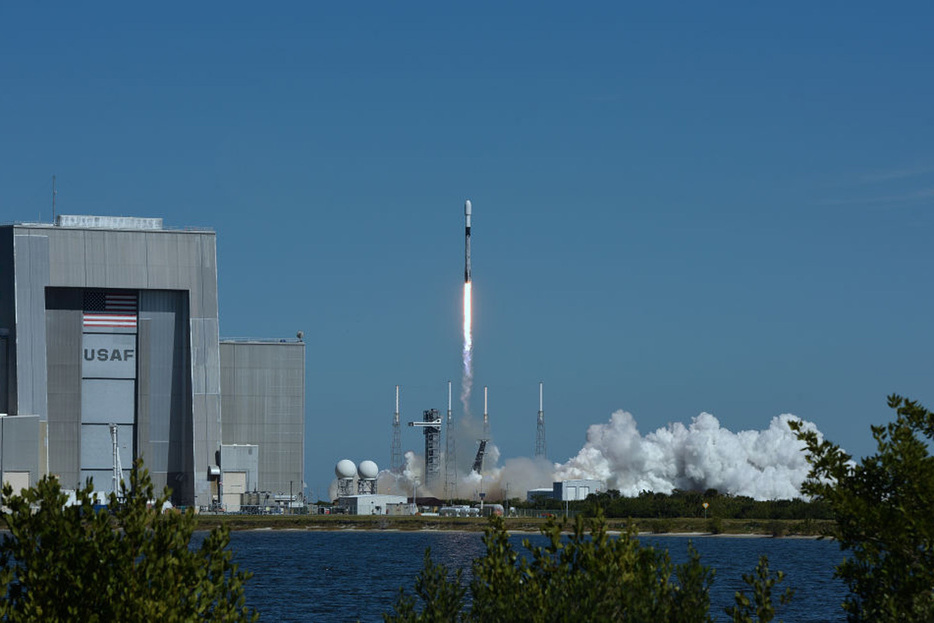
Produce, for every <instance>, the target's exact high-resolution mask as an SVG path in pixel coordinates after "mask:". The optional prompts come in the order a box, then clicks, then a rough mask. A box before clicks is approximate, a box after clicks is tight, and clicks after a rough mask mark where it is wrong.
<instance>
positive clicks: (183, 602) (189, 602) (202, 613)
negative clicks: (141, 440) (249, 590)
mask: <svg viewBox="0 0 934 623" xmlns="http://www.w3.org/2000/svg"><path fill="white" fill-rule="evenodd" d="M121 489H122V491H121V496H120V498H118V497H117V495H116V494H111V496H110V505H109V508H108V509H107V510H95V509H94V504H93V501H92V497H91V495H92V490H93V489H92V486H91V484H90V483H88V485H87V486H86V487H85V488H84V489H81V490H79V491H78V492H77V500H78V503H77V504H76V505H73V506H65V504H66V500H67V498H66V495H65V494H64V493H63V492H62V490H61V487H60V485H59V484H58V482H57V481H56V480H55V479H54V478H50V477H46V478H43V479H42V480H40V481H39V483H38V484H37V485H36V486H35V487H33V488H30V489H27V490H25V491H24V492H23V493H22V495H19V494H18V495H13V491H12V489H11V488H10V487H9V485H7V486H5V487H4V488H3V503H4V507H5V509H4V511H3V513H2V515H0V517H2V522H3V524H4V525H5V527H6V528H7V529H8V530H9V532H8V533H7V534H5V535H4V536H3V540H2V542H0V565H2V569H0V580H2V583H3V586H4V599H3V600H2V602H0V620H3V621H45V622H57V621H63V622H64V621H88V622H93V621H193V620H210V621H255V620H256V619H257V618H258V615H257V614H256V613H255V612H254V611H252V610H251V609H249V608H247V607H246V605H245V597H244V583H245V582H246V580H248V579H249V578H250V575H251V574H249V573H248V572H246V571H241V570H239V569H238V566H237V565H236V564H234V563H233V562H232V556H233V554H232V552H231V551H230V550H229V549H228V547H227V546H228V544H229V542H230V534H229V531H228V530H227V529H226V528H217V529H215V530H213V531H211V533H210V534H209V535H208V536H207V537H206V538H205V539H204V541H203V543H202V544H201V547H200V548H198V549H192V548H191V547H190V543H191V537H192V533H193V532H194V515H193V514H192V511H191V510H189V511H188V512H185V513H178V512H166V513H162V512H160V509H162V507H163V504H164V503H165V502H166V500H167V499H168V491H167V490H166V491H165V492H164V493H163V494H162V495H161V496H160V497H158V498H155V499H154V497H153V486H152V481H151V479H150V478H149V473H148V471H147V470H145V469H144V468H143V467H142V464H141V463H140V462H137V463H136V464H134V466H133V469H132V471H131V474H130V486H129V487H126V486H123V487H121Z"/></svg>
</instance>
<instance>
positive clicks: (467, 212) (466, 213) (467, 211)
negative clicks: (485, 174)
mask: <svg viewBox="0 0 934 623" xmlns="http://www.w3.org/2000/svg"><path fill="white" fill-rule="evenodd" d="M464 216H470V199H468V200H467V201H465V202H464Z"/></svg>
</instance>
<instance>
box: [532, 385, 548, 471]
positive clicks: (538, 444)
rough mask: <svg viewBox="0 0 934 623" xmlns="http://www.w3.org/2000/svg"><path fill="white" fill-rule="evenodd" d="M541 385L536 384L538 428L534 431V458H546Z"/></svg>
mask: <svg viewBox="0 0 934 623" xmlns="http://www.w3.org/2000/svg"><path fill="white" fill-rule="evenodd" d="M542 385H543V383H539V384H538V429H537V431H536V433H535V458H539V457H541V458H543V459H547V458H548V456H547V455H546V452H545V411H544V409H543V407H542Z"/></svg>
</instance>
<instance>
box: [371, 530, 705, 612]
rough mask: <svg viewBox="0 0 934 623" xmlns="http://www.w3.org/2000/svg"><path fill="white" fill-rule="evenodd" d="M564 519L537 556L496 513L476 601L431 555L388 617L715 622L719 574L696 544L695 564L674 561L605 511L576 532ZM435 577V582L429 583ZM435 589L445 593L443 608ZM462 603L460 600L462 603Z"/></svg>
mask: <svg viewBox="0 0 934 623" xmlns="http://www.w3.org/2000/svg"><path fill="white" fill-rule="evenodd" d="M563 527H564V524H563V523H557V522H555V521H553V520H552V521H549V522H548V524H547V526H546V527H545V528H543V530H542V531H543V533H544V535H545V536H546V537H548V544H547V545H546V546H544V547H532V546H531V545H530V544H529V542H528V540H525V541H524V542H523V546H524V547H525V548H526V549H527V550H529V552H530V554H531V560H529V559H527V558H525V557H524V556H519V553H518V552H516V551H515V549H514V548H513V547H512V545H511V544H510V543H509V535H508V533H507V532H506V529H505V524H504V522H503V520H502V518H497V517H493V518H491V520H490V526H489V527H488V528H487V529H486V532H485V535H484V544H485V545H486V555H484V556H482V557H480V558H478V559H477V560H476V561H474V565H473V580H472V581H471V582H470V595H471V598H472V600H471V605H470V607H469V608H467V607H466V606H465V605H464V604H463V599H462V598H463V596H464V593H460V594H459V595H458V594H457V593H456V592H455V589H454V588H453V587H452V585H453V584H458V583H459V577H458V576H451V575H450V574H449V573H447V571H446V570H444V569H443V567H441V566H438V565H434V564H432V563H431V560H430V559H429V558H428V557H427V555H426V561H425V569H424V570H423V571H422V573H421V574H420V575H419V578H418V579H417V580H416V594H417V595H418V596H419V597H420V598H421V599H422V600H423V602H424V604H423V609H422V610H421V612H419V611H417V609H416V602H415V599H414V598H413V597H407V596H406V595H405V593H404V591H403V592H401V594H400V599H399V601H398V602H397V604H396V606H395V611H394V613H392V614H385V615H384V616H383V618H384V620H385V621H387V622H414V621H442V620H443V621H457V620H460V621H485V622H486V621H494V622H495V621H516V622H522V621H529V622H533V621H534V622H544V621H549V622H562V621H569V622H570V621H574V622H579V621H683V622H691V621H699V622H700V621H704V622H706V621H710V620H711V619H710V618H709V617H708V614H707V613H708V610H709V606H710V601H709V592H708V589H709V585H710V582H711V581H712V579H713V572H712V571H711V570H709V569H708V568H706V567H704V566H703V565H701V564H700V560H699V556H698V554H697V552H696V551H695V550H694V549H693V548H690V551H689V553H690V557H689V560H688V562H685V563H683V564H680V565H674V564H673V563H672V562H671V559H670V558H669V556H668V552H662V551H657V550H654V549H652V548H649V547H641V546H640V545H639V543H638V541H637V540H636V539H635V537H634V535H633V532H632V530H631V529H630V530H627V531H625V532H624V533H623V534H621V535H620V536H619V538H613V537H610V536H609V535H608V534H607V531H606V524H605V522H604V520H603V518H602V517H598V518H596V519H594V520H591V521H590V534H589V535H588V534H587V530H586V529H585V523H584V521H583V519H581V518H578V519H577V521H576V522H575V524H574V526H573V529H572V531H571V533H570V535H569V536H568V537H567V538H563V537H562V528H563ZM426 581H427V582H426ZM426 584H431V585H434V588H433V589H431V590H428V589H427V588H426ZM430 595H443V596H445V599H444V600H443V603H444V604H445V606H444V607H443V608H440V607H438V604H437V603H434V602H433V601H432V600H431V599H428V597H429V596H430ZM458 598H459V601H460V605H458V606H455V605H454V604H455V602H456V601H457V600H458Z"/></svg>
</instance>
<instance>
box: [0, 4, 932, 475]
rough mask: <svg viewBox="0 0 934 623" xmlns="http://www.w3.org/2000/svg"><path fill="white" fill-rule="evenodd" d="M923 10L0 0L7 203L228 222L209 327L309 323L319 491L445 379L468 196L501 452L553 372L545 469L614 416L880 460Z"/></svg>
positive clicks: (30, 208) (381, 450)
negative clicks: (776, 430)
mask: <svg viewBox="0 0 934 623" xmlns="http://www.w3.org/2000/svg"><path fill="white" fill-rule="evenodd" d="M932 13H934V8H932V7H931V5H929V4H928V3H899V4H897V5H882V4H880V3H856V2H847V3H842V2H841V3H782V4H780V5H778V4H776V5H770V6H767V7H762V6H754V5H750V4H748V3H722V4H718V5H717V6H708V5H701V4H698V3H684V4H680V3H673V4H668V5H664V6H655V5H652V6H624V5H623V4H622V3H594V4H592V5H591V6H590V7H588V8H586V9H581V8H571V6H570V5H568V4H566V3H536V4H532V3H529V4H527V5H518V6H512V7H503V6H500V5H499V4H496V3H481V4H477V3H471V4H470V5H469V6H468V5H464V6H461V7H450V6H443V5H439V4H437V3H410V4H405V5H387V4H385V3H353V4H352V5H348V6H344V7H331V6H324V5H323V4H322V5H320V6H318V5H311V4H310V3H309V4H306V3H282V4H278V5H269V6H265V7H263V8H262V9H260V7H259V5H256V4H254V3H224V4H215V5H210V6H209V5H204V6H200V5H196V6H191V5H183V4H175V5H173V4H171V3H170V4H167V5H166V4H161V5H158V7H156V6H155V5H154V6H152V7H140V6H127V5H125V4H117V3H114V4H109V5H105V4H95V5H94V7H93V8H88V7H75V6H73V5H71V4H64V3H61V4H56V3H42V4H36V3H4V4H3V5H2V6H0V84H2V88H0V220H2V221H3V222H12V221H34V220H36V219H41V220H44V221H48V220H50V218H51V207H50V186H51V176H52V175H53V174H55V175H56V176H57V183H58V190H59V194H58V210H59V212H61V213H66V214H107V215H131V216H160V217H163V218H164V220H165V222H166V224H167V225H169V226H175V227H185V226H196V227H211V228H213V229H215V230H216V231H217V235H218V265H219V275H218V280H219V288H220V294H219V298H220V307H221V334H222V336H257V337H291V336H294V335H295V332H296V330H298V329H302V330H304V331H305V335H306V341H307V342H308V350H307V371H308V376H307V430H308V433H307V444H306V446H307V461H306V464H307V469H306V471H307V482H308V486H309V488H311V489H314V490H315V493H316V494H317V493H318V492H319V491H322V490H323V488H324V486H326V485H327V483H328V482H329V481H330V479H331V476H332V474H333V471H332V470H333V466H334V464H335V463H336V461H337V460H338V459H341V458H345V457H346V458H351V459H353V460H355V461H360V460H362V459H365V458H371V459H374V460H376V461H377V462H378V463H379V464H380V466H388V462H389V448H390V422H391V417H392V407H393V387H394V385H396V384H400V385H402V386H403V397H402V406H403V419H405V420H408V419H415V418H416V417H418V415H419V414H420V413H421V410H422V409H426V408H430V407H437V408H440V409H444V408H445V406H446V405H445V402H446V382H447V381H448V380H449V379H451V380H454V381H459V378H460V349H461V333H460V323H461V317H460V304H461V301H460V296H461V286H462V281H461V280H462V274H463V237H462V231H463V202H464V200H465V199H467V198H469V199H471V201H472V202H473V206H474V215H473V277H474V348H475V351H474V352H475V354H474V361H475V391H474V402H473V405H472V409H473V411H474V412H475V413H476V412H479V411H480V410H482V387H483V386H484V385H489V387H490V413H491V421H492V428H493V433H494V436H495V439H496V442H497V444H498V445H499V447H500V448H501V450H502V454H503V456H504V457H516V456H529V455H531V454H532V451H533V448H534V442H535V417H536V411H537V407H538V405H537V391H538V387H537V384H538V382H539V381H540V380H542V381H544V382H545V401H546V404H545V411H546V421H547V427H548V447H549V458H551V459H552V460H554V461H562V462H563V461H565V460H567V459H568V458H569V457H570V456H572V455H574V454H576V453H577V451H578V450H579V449H580V447H581V446H582V444H583V443H584V440H585V434H586V430H587V426H588V425H590V424H595V423H602V422H605V421H606V420H607V419H608V418H609V416H610V414H611V412H612V411H614V410H616V409H626V410H628V411H630V412H632V413H633V414H634V415H635V417H636V420H637V421H638V423H639V427H640V430H641V431H642V432H643V433H647V432H649V431H652V430H654V429H655V428H658V427H660V426H664V425H665V424H666V423H668V422H675V421H680V422H689V421H690V419H691V418H692V417H693V416H696V415H697V414H699V413H700V412H702V411H708V412H710V413H713V414H714V415H715V416H717V417H718V418H719V419H720V421H721V424H722V425H723V426H725V427H727V428H729V429H731V430H734V431H735V430H741V429H763V428H766V427H767V426H768V422H769V420H770V419H771V418H772V417H773V416H775V415H778V414H780V413H786V412H790V413H794V414H796V415H798V416H800V417H803V418H805V419H808V420H811V421H813V422H815V423H816V424H817V425H818V427H819V428H820V429H821V430H822V431H823V432H824V433H825V434H826V435H827V436H828V437H830V438H831V439H833V440H834V441H837V442H839V443H841V444H842V445H843V446H844V447H846V448H847V449H848V450H850V451H851V452H853V453H855V454H857V455H860V454H866V453H868V452H870V451H871V450H872V448H873V445H872V439H871V437H870V433H869V425H870V424H872V423H881V422H883V421H886V420H887V419H889V412H888V410H887V408H886V407H885V396H886V395H887V394H888V393H891V392H899V393H902V394H905V395H908V396H911V397H914V398H918V399H920V400H922V401H923V402H925V403H926V404H927V405H928V406H934V391H932V389H931V383H932V380H934V360H932V343H934V330H932V317H931V308H932V302H934V301H932V295H931V289H930V275H931V274H932V268H934V256H932V252H931V250H930V241H931V239H932V233H934V232H932V229H934V212H932V210H934V148H932V145H934V113H932V110H934V81H932V80H931V75H934V39H932V37H931V36H930V24H931V23H932V18H934V15H932ZM455 415H458V414H457V411H456V412H455ZM421 445H422V440H421V439H420V438H419V437H418V435H417V433H415V432H414V431H413V430H412V429H406V430H404V431H403V446H404V447H405V448H406V449H409V448H412V449H418V448H420V447H421ZM464 451H468V450H467V449H465V450H464ZM469 451H470V452H472V451H473V449H472V448H471V449H470V450H469Z"/></svg>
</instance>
